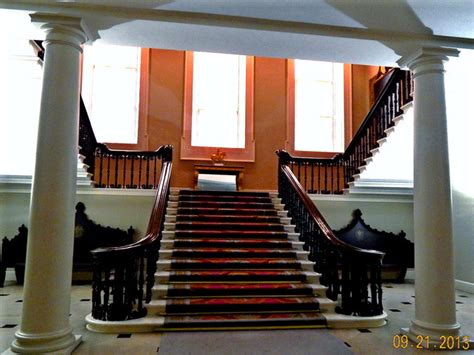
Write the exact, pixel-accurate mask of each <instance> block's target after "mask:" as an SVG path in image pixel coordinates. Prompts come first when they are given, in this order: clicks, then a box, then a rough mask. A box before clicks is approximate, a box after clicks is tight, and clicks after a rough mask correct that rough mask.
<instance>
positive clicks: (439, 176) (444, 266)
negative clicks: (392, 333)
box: [399, 48, 460, 347]
mask: <svg viewBox="0 0 474 355" xmlns="http://www.w3.org/2000/svg"><path fill="white" fill-rule="evenodd" d="M458 53H459V51H458V50H456V49H448V48H422V49H421V50H419V51H418V52H417V53H415V54H414V55H412V56H409V57H403V58H402V59H401V60H400V61H399V64H400V66H408V67H409V69H410V70H411V71H412V72H413V76H414V81H415V93H414V206H413V209H414V233H415V319H414V320H413V321H412V324H411V326H410V328H409V329H405V330H404V332H405V334H407V335H408V337H409V338H410V339H412V340H413V341H416V342H418V341H420V340H421V337H424V338H423V345H424V346H426V343H427V340H429V345H430V346H431V347H436V346H437V345H438V344H439V342H440V336H458V335H459V330H460V325H459V324H458V323H457V321H456V302H455V290H454V260H453V235H452V209H451V184H450V178H449V156H448V135H447V121H446V102H445V89H444V62H445V61H447V60H448V56H457V55H458Z"/></svg>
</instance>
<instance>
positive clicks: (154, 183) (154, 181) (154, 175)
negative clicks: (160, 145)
mask: <svg viewBox="0 0 474 355" xmlns="http://www.w3.org/2000/svg"><path fill="white" fill-rule="evenodd" d="M153 159H154V161H155V167H154V170H153V188H154V189H156V188H157V186H156V169H157V167H156V160H157V157H156V155H155V156H154V157H153Z"/></svg>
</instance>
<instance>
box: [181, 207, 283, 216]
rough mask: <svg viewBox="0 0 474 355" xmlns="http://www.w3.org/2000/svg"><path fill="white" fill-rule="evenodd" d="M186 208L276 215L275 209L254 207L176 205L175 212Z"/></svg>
mask: <svg viewBox="0 0 474 355" xmlns="http://www.w3.org/2000/svg"><path fill="white" fill-rule="evenodd" d="M187 210H189V211H192V212H193V213H194V212H198V211H204V212H206V213H210V212H222V213H226V214H227V213H231V212H234V213H249V214H252V215H255V214H256V213H257V214H258V215H262V216H276V215H277V211H276V210H275V209H272V208H263V209H262V208H260V209H255V208H238V209H236V208H228V207H227V208H226V207H196V206H195V207H182V206H180V207H178V209H177V212H178V214H184V213H183V212H186V211H187Z"/></svg>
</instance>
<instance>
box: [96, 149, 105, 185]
mask: <svg viewBox="0 0 474 355" xmlns="http://www.w3.org/2000/svg"><path fill="white" fill-rule="evenodd" d="M98 156H99V187H105V185H104V183H103V181H102V169H103V166H102V165H103V161H104V155H103V154H102V152H100V151H99V152H98Z"/></svg>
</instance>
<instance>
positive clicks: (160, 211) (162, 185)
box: [91, 147, 173, 255]
mask: <svg viewBox="0 0 474 355" xmlns="http://www.w3.org/2000/svg"><path fill="white" fill-rule="evenodd" d="M162 148H163V147H160V148H159V149H158V150H157V152H158V151H159V150H160V149H162ZM172 165H173V163H172V162H171V161H165V162H164V163H163V168H162V171H161V176H160V182H159V184H158V189H157V190H156V194H155V203H154V204H153V209H152V212H151V215H150V219H149V221H148V228H147V232H146V234H145V236H144V237H143V238H142V239H140V240H138V241H136V242H134V243H131V244H127V245H122V246H117V247H108V248H98V249H94V250H92V251H91V253H92V254H94V255H100V254H104V253H120V252H130V251H132V250H135V249H136V248H140V247H145V246H147V245H149V244H151V243H154V242H155V241H156V240H157V238H158V237H159V233H160V228H161V225H162V223H163V222H164V217H165V213H166V202H167V201H166V199H167V197H168V196H167V194H166V192H167V191H168V190H169V187H170V179H171V169H172Z"/></svg>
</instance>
